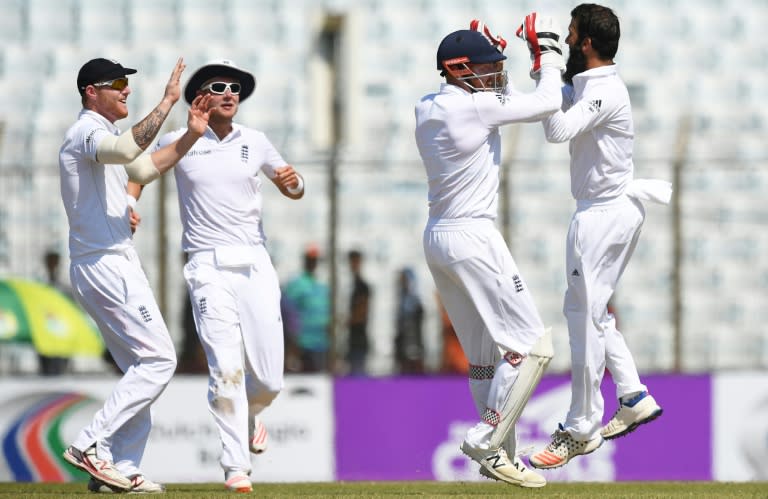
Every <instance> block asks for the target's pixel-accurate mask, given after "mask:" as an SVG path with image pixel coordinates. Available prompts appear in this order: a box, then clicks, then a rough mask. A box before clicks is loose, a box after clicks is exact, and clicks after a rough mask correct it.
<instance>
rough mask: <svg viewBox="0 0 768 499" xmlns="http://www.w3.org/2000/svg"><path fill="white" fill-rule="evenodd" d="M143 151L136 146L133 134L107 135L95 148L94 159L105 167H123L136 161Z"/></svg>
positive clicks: (129, 132) (128, 132)
mask: <svg viewBox="0 0 768 499" xmlns="http://www.w3.org/2000/svg"><path fill="white" fill-rule="evenodd" d="M142 152H144V150H143V149H142V148H141V147H139V146H138V144H136V141H135V140H134V138H133V132H132V131H131V130H128V131H127V132H125V133H123V134H121V135H119V136H117V137H116V136H114V135H109V136H107V137H104V138H103V139H101V142H99V146H98V147H97V148H96V159H97V160H98V161H99V163H102V164H105V165H124V164H126V163H130V162H131V161H133V160H134V159H136V158H137V157H138V156H139V154H141V153H142Z"/></svg>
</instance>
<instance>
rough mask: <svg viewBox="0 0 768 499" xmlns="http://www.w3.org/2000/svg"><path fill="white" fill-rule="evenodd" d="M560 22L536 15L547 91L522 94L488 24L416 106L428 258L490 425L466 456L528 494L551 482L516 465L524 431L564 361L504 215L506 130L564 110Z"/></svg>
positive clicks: (475, 431) (536, 53)
mask: <svg viewBox="0 0 768 499" xmlns="http://www.w3.org/2000/svg"><path fill="white" fill-rule="evenodd" d="M559 33H560V31H559V30H558V29H557V27H556V26H555V24H554V21H553V20H552V18H550V17H547V16H542V15H539V14H537V13H532V14H530V15H528V16H526V18H525V21H524V22H523V25H522V27H521V34H522V36H523V38H524V39H525V40H526V41H527V43H528V48H529V50H530V56H531V62H532V67H531V76H532V77H533V78H534V80H535V81H536V89H535V91H533V92H531V93H521V92H518V91H513V90H512V89H511V87H510V86H509V85H508V84H507V74H506V71H504V60H505V59H506V58H507V57H506V56H505V55H504V54H503V51H504V48H505V47H506V41H505V40H504V39H503V38H502V37H500V36H494V35H492V34H491V30H490V29H489V28H488V27H487V26H485V25H484V24H483V23H481V22H479V21H473V22H472V23H471V24H470V29H465V30H459V31H455V32H453V33H451V34H449V35H448V36H446V37H445V38H444V39H443V41H442V42H441V43H440V46H439V47H438V49H437V69H438V71H440V74H441V75H442V76H444V77H445V82H444V83H443V84H442V85H441V86H440V90H439V91H438V92H437V93H433V94H429V95H426V96H424V97H423V98H422V99H421V100H420V101H419V102H418V104H416V109H415V111H416V143H417V145H418V148H419V153H420V154H421V158H422V160H423V162H424V167H425V169H426V173H427V178H428V182H429V220H428V222H427V226H426V228H425V230H424V253H425V256H426V260H427V264H428V265H429V269H430V271H431V273H432V276H433V278H434V281H435V284H436V286H437V290H438V292H439V293H440V298H441V300H442V302H443V303H444V305H445V308H446V310H447V312H448V315H449V317H450V319H451V322H452V323H453V325H454V327H455V329H456V334H457V336H458V338H459V341H460V343H461V346H462V348H463V349H464V352H465V354H466V356H467V358H468V360H469V363H470V369H469V378H470V379H469V384H470V389H471V392H472V397H473V399H474V402H475V405H476V407H477V411H478V414H479V417H480V421H479V422H478V423H477V424H476V425H475V426H474V427H473V428H471V429H470V430H469V432H468V433H467V436H466V438H465V440H464V442H463V444H462V446H461V450H462V451H463V452H464V453H465V454H467V455H468V456H469V457H470V458H472V459H473V460H475V461H477V462H478V463H480V465H481V468H480V471H481V473H482V474H483V475H485V476H487V477H489V478H493V479H497V480H503V481H505V482H508V483H511V484H514V485H518V486H521V487H543V486H544V485H546V480H545V479H544V477H542V476H540V475H538V474H537V473H535V472H533V471H531V470H529V469H527V468H526V467H525V465H524V464H523V462H522V461H521V460H520V459H519V458H518V457H517V456H516V441H515V440H516V439H515V431H514V425H515V422H516V421H517V419H518V417H519V416H520V413H521V412H522V409H523V407H524V406H525V404H526V402H527V401H528V399H529V398H530V395H531V393H532V392H533V390H534V388H535V387H536V385H537V384H538V382H539V380H540V379H541V376H542V373H543V372H544V369H545V368H546V366H547V365H548V363H549V360H550V359H551V358H552V344H551V338H550V335H549V333H548V331H546V330H545V328H544V324H543V323H542V320H541V317H540V316H539V313H538V311H537V309H536V306H535V304H534V301H533V297H532V296H531V293H530V290H529V289H528V283H527V282H526V281H525V279H524V278H523V276H522V274H521V273H520V271H519V270H518V268H517V264H516V263H515V260H514V259H513V258H512V255H511V254H510V252H509V249H508V247H507V244H506V242H505V241H504V239H503V237H502V235H501V233H500V232H499V231H498V229H497V228H496V225H495V220H496V217H497V212H498V189H499V164H500V162H501V138H500V135H499V128H500V127H501V126H503V125H507V124H511V123H522V122H535V121H540V120H542V119H543V118H545V117H547V116H549V115H551V114H552V113H554V112H555V111H557V110H558V109H560V105H561V101H562V97H561V92H560V81H561V80H560V78H561V72H562V71H563V70H564V69H565V64H564V62H563V56H562V51H561V49H560V35H559Z"/></svg>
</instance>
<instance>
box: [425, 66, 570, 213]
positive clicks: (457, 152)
mask: <svg viewBox="0 0 768 499" xmlns="http://www.w3.org/2000/svg"><path fill="white" fill-rule="evenodd" d="M560 86H561V84H560V72H559V71H558V70H557V69H555V68H550V67H545V68H542V70H541V78H540V79H539V82H538V83H537V86H536V90H535V91H534V92H531V93H527V94H526V93H519V92H514V91H512V89H511V87H510V88H509V89H508V91H507V92H506V93H505V94H503V95H502V94H496V93H493V92H475V93H470V92H467V91H466V90H464V89H462V88H460V87H458V86H456V85H451V84H447V83H443V84H442V85H441V87H440V92H438V93H436V94H429V95H426V96H424V97H422V98H421V100H419V102H418V103H417V104H416V108H415V113H416V132H415V135H416V145H417V146H418V148H419V154H420V155H421V159H422V161H423V162H424V167H425V169H426V173H427V180H428V183H429V217H430V219H456V218H486V219H491V220H495V219H496V216H497V212H498V190H499V163H500V161H501V138H500V135H499V127H500V126H501V125H506V124H510V123H520V122H534V121H539V120H541V119H542V118H544V117H545V116H547V115H549V114H551V113H553V112H554V111H556V110H558V109H560V105H561V101H562V94H561V92H560Z"/></svg>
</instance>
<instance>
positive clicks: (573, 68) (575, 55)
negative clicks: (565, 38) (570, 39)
mask: <svg viewBox="0 0 768 499" xmlns="http://www.w3.org/2000/svg"><path fill="white" fill-rule="evenodd" d="M586 70H587V57H586V56H585V55H584V52H582V51H581V42H578V43H574V44H573V45H572V46H569V47H568V61H567V62H566V63H565V73H563V81H564V82H565V83H567V84H568V85H573V77H574V76H576V75H577V74H579V73H583V72H584V71H586Z"/></svg>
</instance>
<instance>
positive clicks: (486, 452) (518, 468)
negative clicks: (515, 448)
mask: <svg viewBox="0 0 768 499" xmlns="http://www.w3.org/2000/svg"><path fill="white" fill-rule="evenodd" d="M461 452H463V453H464V454H466V455H467V456H469V457H470V458H471V459H472V460H473V461H475V462H477V463H480V473H481V474H482V475H483V476H485V477H488V478H491V479H493V480H501V481H503V482H507V483H511V484H512V485H517V486H518V487H531V488H533V487H543V486H545V485H546V484H547V481H546V480H545V479H544V477H543V476H541V475H538V474H536V473H534V472H533V471H531V470H529V469H528V468H526V467H525V465H524V464H523V462H522V461H521V460H520V459H518V458H517V457H516V456H515V458H514V459H513V460H510V459H509V456H507V452H506V451H505V450H504V449H503V448H499V449H480V448H479V447H474V446H473V445H471V444H469V443H468V442H466V441H465V442H464V443H462V444H461Z"/></svg>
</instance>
